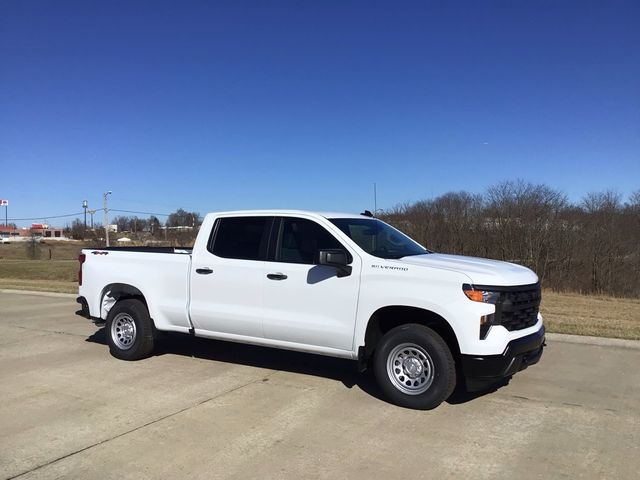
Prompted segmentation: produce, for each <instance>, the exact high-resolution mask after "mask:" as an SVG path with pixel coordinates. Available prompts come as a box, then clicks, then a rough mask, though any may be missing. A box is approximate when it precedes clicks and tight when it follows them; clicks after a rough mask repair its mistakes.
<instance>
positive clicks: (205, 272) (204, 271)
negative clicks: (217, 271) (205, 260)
mask: <svg viewBox="0 0 640 480" xmlns="http://www.w3.org/2000/svg"><path fill="white" fill-rule="evenodd" d="M196 273H199V274H200V275H209V274H210V273H213V270H211V269H210V268H208V267H207V268H196Z"/></svg>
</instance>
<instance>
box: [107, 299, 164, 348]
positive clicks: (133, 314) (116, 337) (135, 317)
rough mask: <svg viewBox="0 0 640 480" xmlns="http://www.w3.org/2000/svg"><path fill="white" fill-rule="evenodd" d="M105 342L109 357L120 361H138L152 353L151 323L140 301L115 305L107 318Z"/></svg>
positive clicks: (145, 308) (133, 300) (127, 301)
mask: <svg viewBox="0 0 640 480" xmlns="http://www.w3.org/2000/svg"><path fill="white" fill-rule="evenodd" d="M106 331H107V340H108V343H109V351H110V352H111V355H113V356H114V357H116V358H119V359H121V360H140V359H142V358H146V357H148V356H149V355H151V352H152V351H153V322H152V321H151V318H150V317H149V311H148V310H147V306H146V305H145V304H144V303H142V302H141V301H140V300H135V299H128V300H121V301H119V302H118V303H116V304H115V305H114V306H113V308H112V309H111V310H110V311H109V315H108V316H107V324H106Z"/></svg>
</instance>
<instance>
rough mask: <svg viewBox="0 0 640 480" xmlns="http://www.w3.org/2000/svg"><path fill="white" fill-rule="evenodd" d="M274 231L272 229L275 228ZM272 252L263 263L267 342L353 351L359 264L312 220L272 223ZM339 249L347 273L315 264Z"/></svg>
mask: <svg viewBox="0 0 640 480" xmlns="http://www.w3.org/2000/svg"><path fill="white" fill-rule="evenodd" d="M276 229H277V230H276ZM273 238H274V239H275V240H276V241H275V242H272V243H274V248H273V249H272V251H271V252H270V253H269V260H270V261H267V262H266V263H265V264H264V265H265V267H264V284H265V287H264V300H263V305H264V310H263V311H264V332H265V337H266V338H268V339H271V340H277V341H282V342H292V343H296V344H299V345H309V346H313V347H321V348H329V349H339V350H348V351H351V350H352V345H353V332H354V324H355V318H356V307H357V304H358V292H359V287H360V270H361V260H360V257H359V256H358V255H357V254H355V252H352V251H350V250H349V249H348V248H346V247H345V246H344V245H343V244H342V243H341V242H340V241H339V240H338V239H337V238H336V237H335V235H334V234H332V233H331V232H329V231H328V230H327V229H326V228H325V227H324V226H323V225H320V224H319V223H317V222H316V221H315V220H312V219H308V218H299V217H282V218H279V219H277V220H276V222H275V226H274V233H273ZM324 249H343V250H345V251H346V252H347V253H348V255H349V257H350V259H351V266H352V273H351V275H349V276H345V277H338V276H337V270H336V269H335V268H334V267H328V266H326V265H317V261H318V252H319V251H320V250H324Z"/></svg>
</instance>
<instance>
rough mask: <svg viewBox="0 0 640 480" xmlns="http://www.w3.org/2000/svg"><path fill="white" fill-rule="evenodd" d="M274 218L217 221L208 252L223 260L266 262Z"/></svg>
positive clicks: (236, 218)
mask: <svg viewBox="0 0 640 480" xmlns="http://www.w3.org/2000/svg"><path fill="white" fill-rule="evenodd" d="M273 219H274V217H223V218H219V219H218V220H216V223H215V225H214V227H213V231H212V234H211V239H210V240H209V244H208V245H207V250H208V251H209V252H211V253H213V254H214V255H216V256H218V257H222V258H234V259H237V260H264V259H265V258H266V255H267V245H268V240H269V235H270V232H271V227H272V224H273Z"/></svg>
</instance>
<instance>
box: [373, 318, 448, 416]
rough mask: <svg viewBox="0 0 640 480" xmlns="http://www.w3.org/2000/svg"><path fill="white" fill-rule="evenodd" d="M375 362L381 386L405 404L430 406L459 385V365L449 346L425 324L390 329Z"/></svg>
mask: <svg viewBox="0 0 640 480" xmlns="http://www.w3.org/2000/svg"><path fill="white" fill-rule="evenodd" d="M373 362H374V363H373V367H374V372H375V375H376V379H377V382H378V385H379V386H380V388H381V390H382V391H383V393H384V394H385V396H386V397H387V398H388V399H389V400H390V401H391V402H392V403H395V404H396V405H400V406H402V407H407V408H415V409H419V410H430V409H432V408H435V407H437V406H438V405H440V404H441V403H442V402H443V401H444V400H446V399H447V398H448V397H449V395H451V393H452V392H453V389H454V388H455V384H456V368H455V362H454V360H453V356H452V355H451V351H450V350H449V347H447V344H446V343H445V342H444V340H443V339H442V337H440V335H438V334H437V333H436V332H434V331H433V330H431V329H430V328H428V327H425V326H423V325H417V324H406V325H401V326H399V327H396V328H394V329H392V330H390V331H389V332H387V333H386V334H385V335H384V337H382V339H381V340H380V343H379V344H378V346H377V348H376V353H375V356H374V360H373Z"/></svg>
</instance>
